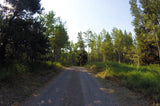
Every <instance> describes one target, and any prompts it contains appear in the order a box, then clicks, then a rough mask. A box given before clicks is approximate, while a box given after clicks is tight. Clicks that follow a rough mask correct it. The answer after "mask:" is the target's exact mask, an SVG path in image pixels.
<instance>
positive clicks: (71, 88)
mask: <svg viewBox="0 0 160 106" xmlns="http://www.w3.org/2000/svg"><path fill="white" fill-rule="evenodd" d="M23 106H119V104H118V102H116V100H114V98H113V97H112V96H111V95H110V94H109V93H107V92H106V91H105V89H104V88H103V87H102V86H101V85H100V84H99V83H98V82H97V81H96V80H95V79H94V78H93V77H92V76H91V75H89V73H88V71H87V70H86V69H85V68H83V67H70V68H68V69H67V70H65V71H64V72H62V73H61V74H60V75H59V76H58V77H57V78H56V79H54V80H53V81H51V82H50V83H48V84H47V85H46V87H45V88H44V89H43V90H42V91H41V92H40V94H38V95H34V96H33V97H31V98H30V99H29V100H27V101H26V102H25V103H24V104H23Z"/></svg>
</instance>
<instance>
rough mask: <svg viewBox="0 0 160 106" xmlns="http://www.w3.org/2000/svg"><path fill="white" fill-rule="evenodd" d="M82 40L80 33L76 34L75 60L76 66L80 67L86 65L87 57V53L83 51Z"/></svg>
mask: <svg viewBox="0 0 160 106" xmlns="http://www.w3.org/2000/svg"><path fill="white" fill-rule="evenodd" d="M84 43H85V42H84V40H83V37H82V32H79V33H78V42H77V44H78V47H79V50H78V54H77V60H78V65H80V66H82V65H84V64H86V63H87V61H88V57H87V52H86V51H85V44H84Z"/></svg>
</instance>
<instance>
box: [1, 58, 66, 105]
mask: <svg viewBox="0 0 160 106" xmlns="http://www.w3.org/2000/svg"><path fill="white" fill-rule="evenodd" d="M61 70H63V66H62V65H61V64H60V63H57V62H51V61H47V62H41V63H28V64H23V63H14V64H11V65H8V66H3V67H2V68H1V70H0V95H1V96H0V100H1V101H0V105H7V106H8V105H9V106H11V105H12V104H15V103H20V102H21V101H23V100H25V98H27V97H29V96H31V95H33V93H34V92H36V91H38V90H39V89H40V88H41V87H42V86H44V85H45V83H46V82H48V81H49V80H50V79H51V78H53V76H55V75H57V74H58V73H59V72H61ZM16 105H17V104H16Z"/></svg>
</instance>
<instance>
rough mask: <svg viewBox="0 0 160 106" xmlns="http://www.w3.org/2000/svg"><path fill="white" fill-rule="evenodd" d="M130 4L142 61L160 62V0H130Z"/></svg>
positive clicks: (145, 62)
mask: <svg viewBox="0 0 160 106" xmlns="http://www.w3.org/2000/svg"><path fill="white" fill-rule="evenodd" d="M130 5H131V13H132V15H133V16H134V20H133V25H134V26H135V32H136V40H137V45H138V56H139V58H140V59H139V60H140V63H141V64H159V62H160V43H159V42H160V39H159V38H160V36H159V35H160V34H159V31H158V29H157V28H158V27H159V26H160V24H159V22H160V21H159V16H160V9H159V5H160V0H139V1H137V0H130Z"/></svg>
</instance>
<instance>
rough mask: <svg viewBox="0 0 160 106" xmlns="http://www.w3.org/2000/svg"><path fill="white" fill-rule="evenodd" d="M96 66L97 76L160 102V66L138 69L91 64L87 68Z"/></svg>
mask: <svg viewBox="0 0 160 106" xmlns="http://www.w3.org/2000/svg"><path fill="white" fill-rule="evenodd" d="M93 65H94V66H95V69H94V71H95V72H96V74H97V76H99V77H101V78H106V79H109V78H111V79H113V80H115V79H116V80H118V81H119V82H120V83H121V84H123V85H125V86H126V87H129V88H131V89H132V90H135V91H138V92H141V93H143V94H144V95H145V96H148V97H151V98H152V99H153V100H155V101H156V102H157V101H160V96H159V95H160V71H159V70H160V66H159V65H149V66H141V67H137V66H135V65H127V64H122V63H121V64H118V63H111V62H107V63H102V62H98V63H90V64H87V65H86V67H90V69H91V67H92V66H93Z"/></svg>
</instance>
